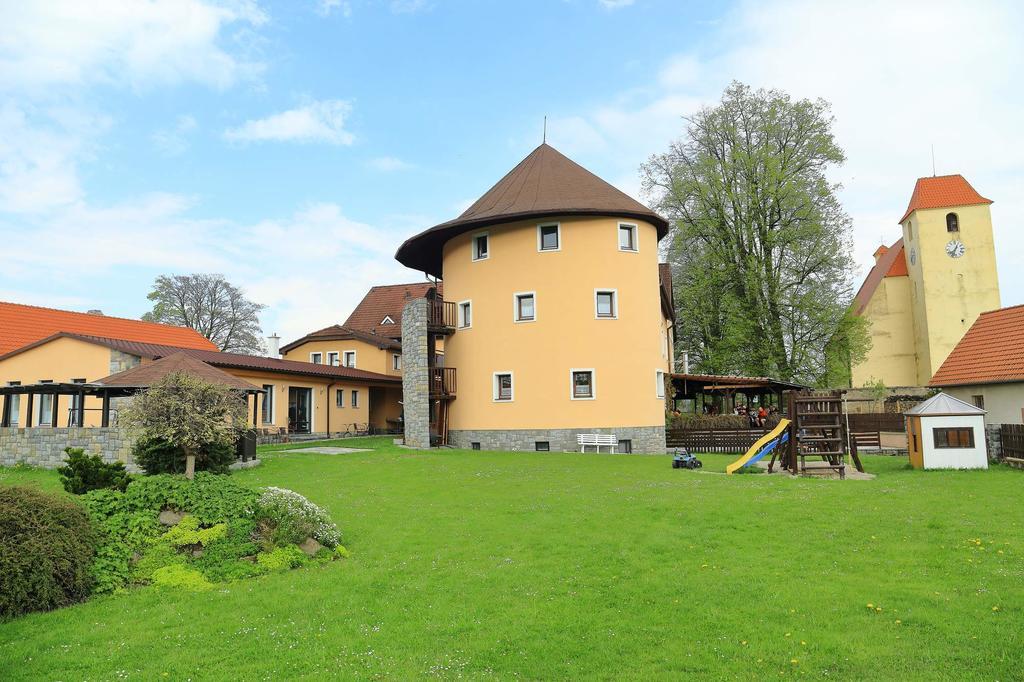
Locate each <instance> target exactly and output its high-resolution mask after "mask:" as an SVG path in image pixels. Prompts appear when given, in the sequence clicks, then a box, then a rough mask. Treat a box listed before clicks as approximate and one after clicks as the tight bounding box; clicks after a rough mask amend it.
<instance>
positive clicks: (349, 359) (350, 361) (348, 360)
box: [343, 350, 356, 367]
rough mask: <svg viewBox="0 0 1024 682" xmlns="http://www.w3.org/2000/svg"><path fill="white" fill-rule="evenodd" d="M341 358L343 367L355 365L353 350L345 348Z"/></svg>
mask: <svg viewBox="0 0 1024 682" xmlns="http://www.w3.org/2000/svg"><path fill="white" fill-rule="evenodd" d="M343 359H344V361H345V367H355V366H356V352H355V351H354V350H347V351H345V355H344V356H343Z"/></svg>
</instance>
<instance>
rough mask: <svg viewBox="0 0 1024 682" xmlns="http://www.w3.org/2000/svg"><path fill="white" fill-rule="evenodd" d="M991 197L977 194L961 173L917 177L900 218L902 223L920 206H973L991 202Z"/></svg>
mask: <svg viewBox="0 0 1024 682" xmlns="http://www.w3.org/2000/svg"><path fill="white" fill-rule="evenodd" d="M991 203H992V200H991V199H986V198H985V197H983V196H981V195H980V194H978V191H977V190H975V189H974V188H973V187H971V183H969V182H967V180H966V178H964V176H962V175H937V176H935V177H930V178H918V179H917V184H916V185H914V193H913V194H912V195H910V204H909V205H907V212H906V213H904V214H903V217H902V218H900V222H901V223H902V222H903V221H904V220H906V219H907V216H909V215H910V214H911V213H913V212H914V211H917V210H919V209H922V208H946V207H947V206H973V205H975V204H991Z"/></svg>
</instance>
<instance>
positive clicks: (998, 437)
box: [985, 424, 1003, 462]
mask: <svg viewBox="0 0 1024 682" xmlns="http://www.w3.org/2000/svg"><path fill="white" fill-rule="evenodd" d="M1000 426H1002V424H985V446H986V447H987V448H988V461H990V462H998V461H999V460H1001V459H1002V458H1003V437H1002V434H1001V433H1000V430H999V427H1000Z"/></svg>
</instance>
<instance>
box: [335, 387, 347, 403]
mask: <svg viewBox="0 0 1024 682" xmlns="http://www.w3.org/2000/svg"><path fill="white" fill-rule="evenodd" d="M334 406H335V407H345V389H343V388H339V389H338V390H337V392H335V394H334Z"/></svg>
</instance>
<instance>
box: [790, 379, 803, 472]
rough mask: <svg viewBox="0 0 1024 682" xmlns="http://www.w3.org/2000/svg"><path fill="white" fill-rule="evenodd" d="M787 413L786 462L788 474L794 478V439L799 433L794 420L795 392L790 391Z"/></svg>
mask: <svg viewBox="0 0 1024 682" xmlns="http://www.w3.org/2000/svg"><path fill="white" fill-rule="evenodd" d="M787 411H788V413H789V428H790V432H789V457H788V460H789V472H790V473H791V474H793V475H794V476H796V474H797V465H796V456H797V450H798V448H797V443H796V438H797V434H798V433H799V432H800V425H799V424H798V423H797V420H796V391H790V392H789V406H788V410H787Z"/></svg>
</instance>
